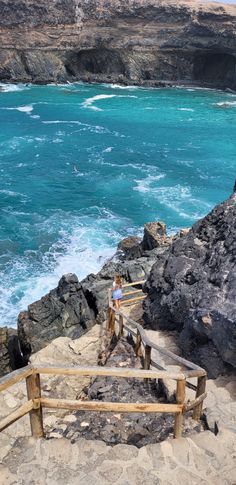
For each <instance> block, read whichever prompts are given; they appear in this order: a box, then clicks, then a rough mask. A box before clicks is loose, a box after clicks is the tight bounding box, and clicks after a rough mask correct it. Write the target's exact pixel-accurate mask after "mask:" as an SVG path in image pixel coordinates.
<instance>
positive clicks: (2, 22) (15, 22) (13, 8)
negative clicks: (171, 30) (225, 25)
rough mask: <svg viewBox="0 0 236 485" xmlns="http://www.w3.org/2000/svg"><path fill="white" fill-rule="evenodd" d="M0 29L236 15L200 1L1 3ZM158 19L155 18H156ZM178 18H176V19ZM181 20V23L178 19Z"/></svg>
mask: <svg viewBox="0 0 236 485" xmlns="http://www.w3.org/2000/svg"><path fill="white" fill-rule="evenodd" d="M0 10H1V18H0V26H2V27H6V26H11V28H14V27H18V28H19V27H20V26H26V25H29V26H36V25H40V24H41V25H42V24H50V25H60V24H77V25H78V24H80V23H81V22H82V23H83V22H84V21H87V20H92V19H93V20H97V21H98V20H102V21H107V20H109V19H112V17H113V16H114V15H115V16H118V17H119V16H121V17H123V16H130V15H131V16H132V15H134V14H135V16H136V17H139V18H144V19H149V20H157V18H158V20H159V21H160V20H163V21H164V22H166V21H167V18H165V19H164V18H163V19H161V18H160V16H161V14H162V13H163V14H164V13H166V11H168V12H169V14H171V12H172V10H173V11H174V12H175V18H173V19H172V18H171V17H169V21H170V22H172V21H174V22H176V21H178V12H179V14H180V15H181V19H183V15H184V14H185V15H186V16H188V15H189V14H191V13H193V14H195V13H196V14H197V15H198V16H199V15H200V17H202V16H207V15H208V14H211V15H214V16H216V17H220V18H221V19H222V17H223V18H224V20H225V19H226V18H225V17H229V18H232V17H234V16H235V15H236V5H232V4H226V3H223V2H222V3H217V2H207V1H204V0H203V1H202V0H194V1H193V0H180V1H178V2H175V1H173V0H126V1H125V2H124V1H123V0H87V1H86V2H85V1H78V0H71V1H70V2H68V1H67V0H61V1H59V0H55V1H54V2H51V3H49V4H48V2H47V1H46V0H41V1H40V3H38V2H36V0H0ZM156 15H158V17H157V18H155V16H156ZM176 16H177V17H176ZM179 20H180V19H179Z"/></svg>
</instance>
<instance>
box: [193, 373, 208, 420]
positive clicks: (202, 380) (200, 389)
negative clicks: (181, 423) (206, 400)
mask: <svg viewBox="0 0 236 485" xmlns="http://www.w3.org/2000/svg"><path fill="white" fill-rule="evenodd" d="M206 380H207V378H206V376H202V377H198V380H197V391H196V398H197V397H199V396H201V395H202V394H204V393H205V391H206ZM202 407H203V402H201V403H200V404H198V406H195V408H194V410H193V419H196V421H198V420H199V419H200V417H201V415H202Z"/></svg>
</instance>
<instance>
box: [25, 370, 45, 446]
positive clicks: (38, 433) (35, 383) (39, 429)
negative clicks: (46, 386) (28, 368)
mask: <svg viewBox="0 0 236 485" xmlns="http://www.w3.org/2000/svg"><path fill="white" fill-rule="evenodd" d="M26 387H27V394H28V399H32V400H33V401H34V399H36V400H37V399H38V400H39V399H40V398H41V388H40V375H39V374H32V375H31V376H29V377H27V378H26ZM30 426H31V433H32V436H34V437H35V438H41V437H42V436H43V435H44V433H43V413H42V407H41V405H40V402H38V403H37V401H36V407H35V409H32V411H30Z"/></svg>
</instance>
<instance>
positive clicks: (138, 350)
mask: <svg viewBox="0 0 236 485" xmlns="http://www.w3.org/2000/svg"><path fill="white" fill-rule="evenodd" d="M141 344H142V339H141V335H140V332H139V331H138V330H137V337H136V345H135V354H136V357H142V349H141Z"/></svg>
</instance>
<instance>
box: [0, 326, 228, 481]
mask: <svg viewBox="0 0 236 485" xmlns="http://www.w3.org/2000/svg"><path fill="white" fill-rule="evenodd" d="M99 336H100V329H99V328H98V327H94V328H93V329H92V330H91V331H90V332H88V333H87V334H86V335H85V336H83V337H81V339H79V340H78V341H71V340H70V339H66V338H63V339H62V338H60V339H57V340H55V341H54V342H53V343H52V344H50V346H48V347H47V348H45V349H43V350H42V351H40V352H39V353H38V354H35V356H33V359H34V360H35V362H36V363H37V362H38V363H43V362H48V361H51V363H56V362H61V363H63V362H65V361H67V363H69V362H68V360H71V361H72V362H73V361H74V362H78V361H81V363H82V362H83V363H84V362H86V361H89V362H90V363H92V362H94V364H95V363H96V359H97V350H98V342H99ZM152 337H153V336H152ZM155 338H157V339H158V343H159V345H162V343H163V344H164V343H165V344H167V345H168V348H171V350H173V351H176V349H174V345H175V343H174V338H170V336H169V335H167V334H166V335H165V333H162V334H158V332H155ZM165 339H169V341H168V343H167V341H166V340H165ZM161 342H162V343H161ZM54 379H55V378H54ZM22 384H23V383H21V386H20V385H18V386H16V389H15V391H14V393H12V394H10V393H9V392H8V393H6V394H5V396H3V397H4V403H5V406H7V408H11V409H14V406H17V405H18V404H19V401H20V400H22V398H23V397H24V395H25V389H23V387H22ZM82 385H86V382H83V383H78V382H76V380H75V381H73V382H72V385H71V388H70V387H69V383H68V382H67V383H66V387H63V384H62V382H60V381H58V380H57V381H55V382H54V380H52V379H51V380H49V379H48V380H47V381H46V380H45V382H44V383H43V389H44V392H46V393H47V392H49V391H50V392H52V391H53V392H55V393H56V392H58V393H60V394H61V393H63V392H65V393H66V394H68V392H74V390H75V391H76V394H78V393H79V392H80V390H81V388H82ZM190 392H191V390H190ZM207 393H208V395H207V398H206V400H205V401H204V414H205V415H206V428H207V427H209V430H206V431H202V432H200V433H198V432H196V431H194V430H193V431H192V432H191V433H190V434H189V435H188V436H187V437H185V438H180V439H178V440H173V439H172V438H170V439H168V440H166V441H163V442H161V443H156V444H149V445H146V446H143V447H142V448H140V449H138V448H136V447H134V446H132V445H125V444H119V445H116V446H113V447H111V446H108V445H106V444H105V443H104V442H102V441H98V440H93V441H89V440H85V439H83V438H78V439H77V440H76V441H74V442H72V441H70V440H69V439H66V438H63V437H62V433H58V432H57V433H55V432H54V431H53V429H54V426H55V424H57V427H58V422H59V423H60V427H61V429H62V431H63V429H64V428H63V427H66V426H67V425H68V423H70V422H73V420H75V419H76V417H75V415H74V413H71V414H68V412H67V413H64V414H60V415H57V414H55V412H54V413H51V412H47V414H46V415H45V424H46V426H47V427H48V432H47V436H49V439H39V440H35V439H33V438H31V437H30V436H29V435H30V430H29V419H28V417H27V416H26V417H24V418H22V419H21V420H20V421H19V422H17V423H15V424H14V425H12V426H11V427H10V428H8V429H7V430H6V431H5V432H2V433H1V435H0V460H1V462H0V485H58V484H59V485H60V484H61V485H72V484H73V485H77V484H78V485H90V484H93V485H111V484H112V485H129V484H130V485H139V484H140V485H141V484H142V485H143V483H145V482H147V483H149V484H150V485H155V484H158V485H159V484H160V485H169V484H170V485H175V484H176V485H179V484H180V483H181V485H185V484H186V485H195V484H196V485H198V484H209V485H236V463H235V461H236V439H235V437H236V377H233V376H231V377H220V378H218V379H216V380H214V381H213V380H209V381H208V382H207ZM1 405H3V403H1ZM7 410H8V409H6V411H7ZM1 412H2V408H1V411H0V414H1ZM215 423H216V424H217V430H216V427H215ZM214 431H217V434H216V435H215V434H214Z"/></svg>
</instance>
